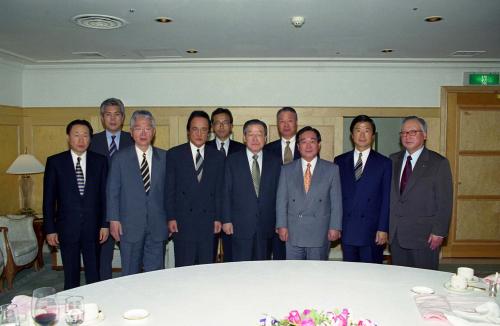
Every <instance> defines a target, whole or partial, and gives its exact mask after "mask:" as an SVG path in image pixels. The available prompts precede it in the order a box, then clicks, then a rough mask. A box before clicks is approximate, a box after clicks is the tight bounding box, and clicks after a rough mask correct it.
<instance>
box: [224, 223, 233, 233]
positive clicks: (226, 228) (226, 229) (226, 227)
mask: <svg viewBox="0 0 500 326" xmlns="http://www.w3.org/2000/svg"><path fill="white" fill-rule="evenodd" d="M222 231H224V233H225V234H227V235H231V234H233V223H224V224H222Z"/></svg>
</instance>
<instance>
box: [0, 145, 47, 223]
mask: <svg viewBox="0 0 500 326" xmlns="http://www.w3.org/2000/svg"><path fill="white" fill-rule="evenodd" d="M44 170H45V167H44V166H43V165H42V163H40V161H38V160H37V159H36V157H34V156H33V155H30V154H27V153H25V154H21V155H19V156H18V157H17V158H16V160H15V161H14V162H13V163H12V164H11V165H10V167H9V168H8V169H7V174H17V175H21V194H22V197H23V198H22V199H23V202H22V204H23V206H22V209H21V214H25V215H34V213H35V212H34V210H33V209H32V208H31V207H30V206H31V201H30V200H31V191H32V189H33V179H31V176H30V175H31V174H35V173H42V172H44Z"/></svg>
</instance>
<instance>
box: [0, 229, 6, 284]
mask: <svg viewBox="0 0 500 326" xmlns="http://www.w3.org/2000/svg"><path fill="white" fill-rule="evenodd" d="M5 232H7V228H5V227H0V238H3V237H4V233H5ZM4 267H5V260H4V259H3V254H2V250H0V292H1V291H2V290H3V280H4V279H5V273H4V272H3V271H4Z"/></svg>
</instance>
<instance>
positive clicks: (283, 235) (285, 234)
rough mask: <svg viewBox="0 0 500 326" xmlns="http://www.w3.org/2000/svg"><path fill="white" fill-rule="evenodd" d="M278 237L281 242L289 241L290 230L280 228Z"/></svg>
mask: <svg viewBox="0 0 500 326" xmlns="http://www.w3.org/2000/svg"><path fill="white" fill-rule="evenodd" d="M278 235H279V236H280V240H281V241H285V242H287V241H288V228H278Z"/></svg>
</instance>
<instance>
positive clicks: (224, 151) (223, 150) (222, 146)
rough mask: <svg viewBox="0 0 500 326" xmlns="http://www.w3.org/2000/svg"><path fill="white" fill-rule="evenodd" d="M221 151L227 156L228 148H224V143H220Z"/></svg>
mask: <svg viewBox="0 0 500 326" xmlns="http://www.w3.org/2000/svg"><path fill="white" fill-rule="evenodd" d="M220 151H221V152H222V154H224V156H226V149H225V148H224V143H220Z"/></svg>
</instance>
